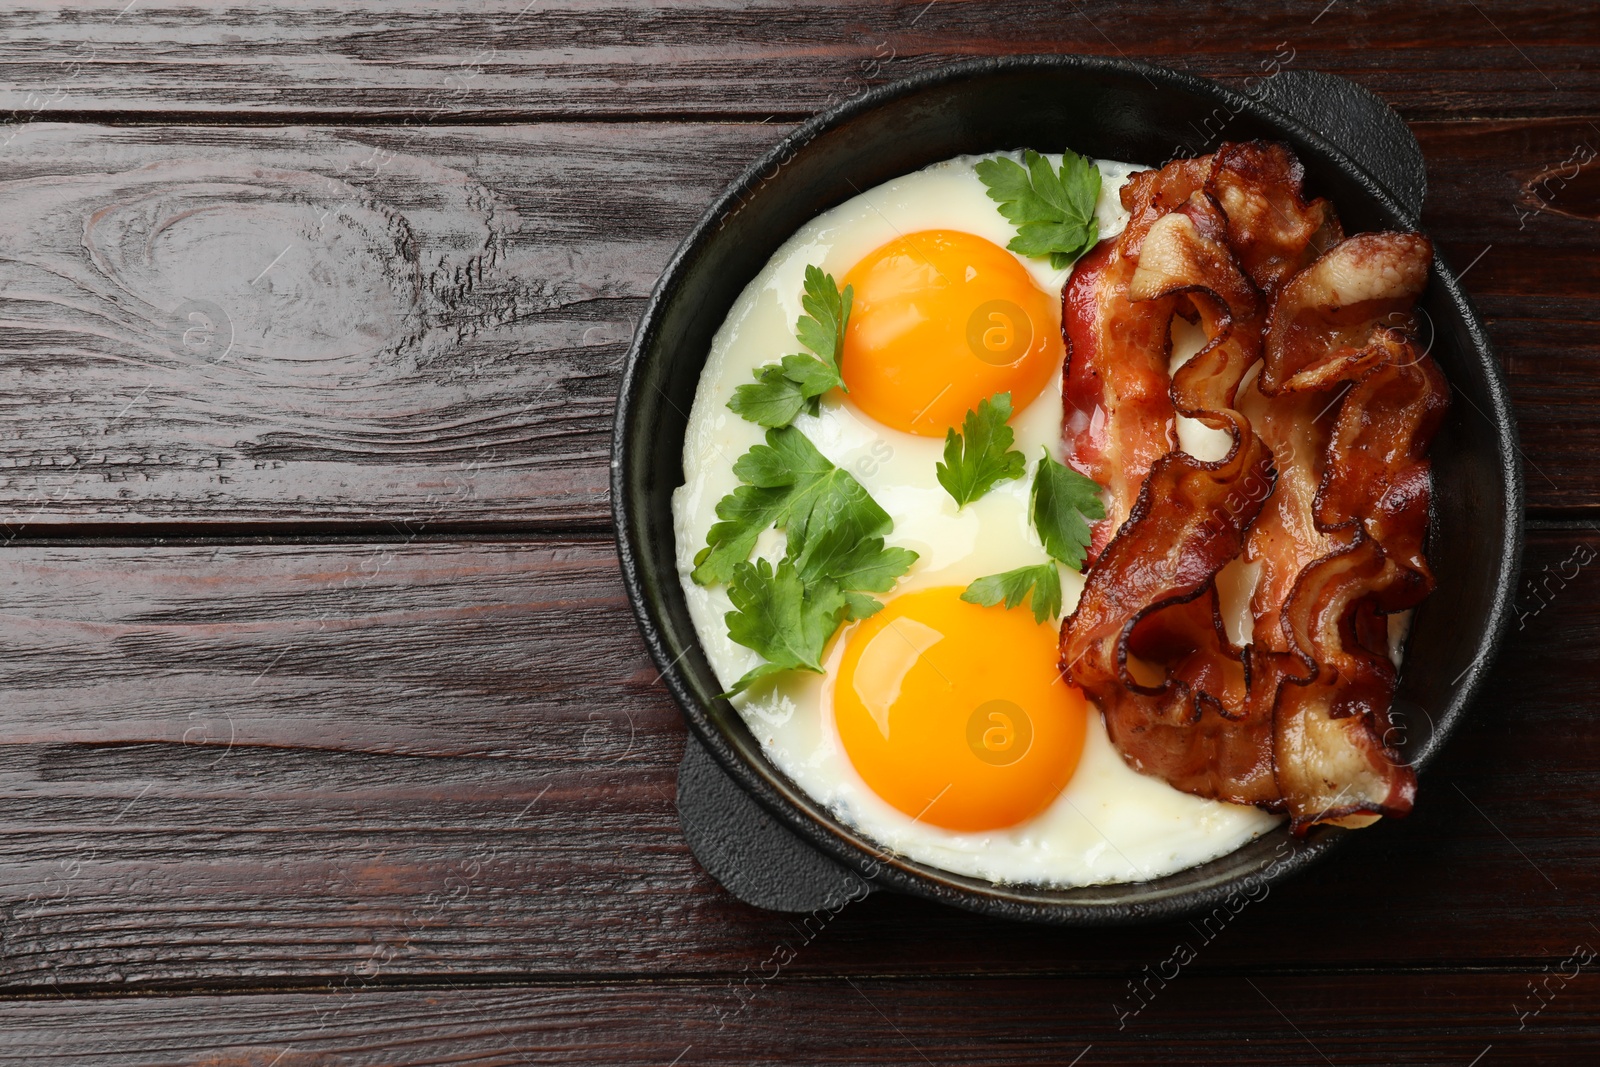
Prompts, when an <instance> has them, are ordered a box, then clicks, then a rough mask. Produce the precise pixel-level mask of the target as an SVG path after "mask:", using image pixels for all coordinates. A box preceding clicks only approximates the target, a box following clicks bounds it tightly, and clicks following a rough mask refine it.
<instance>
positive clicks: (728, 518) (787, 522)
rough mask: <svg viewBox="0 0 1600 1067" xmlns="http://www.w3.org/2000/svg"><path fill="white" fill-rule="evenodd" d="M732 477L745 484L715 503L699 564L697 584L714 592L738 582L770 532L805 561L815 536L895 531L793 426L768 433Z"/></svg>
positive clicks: (883, 514)
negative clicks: (777, 530)
mask: <svg viewBox="0 0 1600 1067" xmlns="http://www.w3.org/2000/svg"><path fill="white" fill-rule="evenodd" d="M733 472H734V473H735V474H737V475H738V476H739V480H740V481H742V482H744V483H746V484H744V485H741V486H739V488H737V489H735V490H734V491H733V492H731V493H729V494H728V495H727V496H725V497H723V498H722V499H721V500H720V501H718V503H717V518H719V519H721V520H722V521H721V522H718V523H716V524H714V525H713V526H712V527H711V530H710V532H709V533H708V535H707V537H706V547H705V548H703V549H701V550H700V552H699V554H698V555H696V556H695V558H694V563H695V568H694V574H693V577H694V580H695V581H696V582H698V583H700V584H701V585H714V584H716V583H718V582H727V581H730V580H731V579H732V578H733V572H734V569H735V568H736V567H737V566H738V565H739V564H740V563H742V562H744V561H745V560H748V559H749V558H750V552H751V550H752V549H754V548H755V544H756V538H758V537H760V536H761V533H762V531H763V530H765V529H766V528H767V527H769V526H780V527H782V528H784V529H785V530H786V531H787V532H788V535H789V555H790V557H791V558H795V559H803V558H804V554H805V551H806V547H807V539H808V538H809V537H810V535H811V533H812V531H813V530H815V531H817V532H818V533H822V532H824V531H826V530H829V529H832V528H835V527H842V528H844V529H845V530H846V531H847V533H846V534H841V536H850V537H853V538H856V539H858V540H865V539H867V538H872V537H880V538H881V536H882V535H883V534H885V533H887V532H889V530H890V528H891V527H892V526H893V523H892V521H891V520H890V518H889V515H888V513H887V512H886V511H884V510H883V509H882V508H880V507H879V506H878V504H877V502H876V501H874V500H873V499H872V497H870V496H868V495H867V491H866V490H865V489H863V488H862V487H861V483H860V482H858V481H856V480H855V479H854V478H853V477H851V476H850V474H849V472H847V471H842V470H840V469H839V468H838V467H835V466H834V465H833V464H832V463H830V462H829V461H828V458H827V457H826V456H824V455H823V454H822V453H821V452H818V451H817V449H816V446H815V445H813V444H812V443H811V442H810V441H808V440H807V439H806V435H805V434H803V433H801V432H800V431H799V430H797V429H795V428H794V427H793V426H784V427H781V428H779V429H774V430H768V431H767V443H766V444H764V445H755V446H753V447H752V448H751V449H750V451H748V452H746V453H745V454H744V455H742V456H740V457H739V459H738V462H736V463H734V465H733Z"/></svg>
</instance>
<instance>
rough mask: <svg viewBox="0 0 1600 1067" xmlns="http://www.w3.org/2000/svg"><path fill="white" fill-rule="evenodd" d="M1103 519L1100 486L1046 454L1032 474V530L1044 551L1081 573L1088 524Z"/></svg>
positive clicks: (1086, 548) (1088, 536) (1104, 513)
mask: <svg viewBox="0 0 1600 1067" xmlns="http://www.w3.org/2000/svg"><path fill="white" fill-rule="evenodd" d="M1105 517H1106V506H1105V504H1103V503H1101V501H1100V486H1099V485H1098V484H1097V483H1096V482H1095V480H1094V479H1093V478H1088V477H1085V476H1084V475H1082V474H1079V473H1078V472H1077V471H1075V470H1073V469H1072V468H1071V467H1067V466H1064V465H1062V464H1060V463H1057V462H1056V461H1055V460H1053V459H1051V458H1050V453H1049V452H1046V453H1045V455H1044V458H1043V459H1041V460H1040V461H1039V469H1038V470H1037V471H1035V472H1034V475H1033V528H1034V529H1035V530H1037V531H1038V533H1039V540H1041V541H1043V542H1044V550H1045V551H1046V552H1048V553H1050V555H1051V556H1053V557H1054V558H1056V559H1059V560H1060V561H1061V562H1062V563H1065V564H1066V565H1067V566H1069V567H1071V568H1072V569H1073V570H1075V571H1081V570H1083V560H1084V555H1085V553H1086V552H1087V551H1088V548H1089V538H1090V531H1089V524H1090V523H1091V522H1095V521H1097V520H1099V519H1103V518H1105Z"/></svg>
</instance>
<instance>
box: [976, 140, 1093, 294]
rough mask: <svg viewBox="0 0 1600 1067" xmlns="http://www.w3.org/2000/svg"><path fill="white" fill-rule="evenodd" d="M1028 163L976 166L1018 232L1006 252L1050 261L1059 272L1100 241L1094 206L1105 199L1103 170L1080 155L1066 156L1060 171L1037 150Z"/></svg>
mask: <svg viewBox="0 0 1600 1067" xmlns="http://www.w3.org/2000/svg"><path fill="white" fill-rule="evenodd" d="M1022 158H1023V161H1024V163H1026V164H1027V165H1026V166H1023V165H1022V164H1019V163H1017V161H1016V160H1013V159H1007V158H1006V157H1004V156H996V157H994V158H992V159H985V160H982V161H980V162H979V163H978V164H977V167H976V170H977V172H978V177H979V178H980V179H982V180H983V184H984V185H985V186H987V187H988V190H989V198H990V199H991V200H994V201H995V202H996V203H998V204H999V205H1000V214H1001V215H1003V216H1005V218H1006V219H1007V220H1008V221H1010V222H1011V223H1012V224H1013V225H1015V226H1016V227H1017V236H1016V237H1014V238H1012V239H1011V243H1010V244H1008V245H1007V246H1006V247H1007V248H1009V249H1011V250H1012V251H1013V252H1020V253H1021V254H1022V255H1025V256H1049V257H1050V265H1051V266H1052V267H1055V268H1056V269H1057V270H1061V269H1063V268H1065V267H1070V266H1072V263H1073V261H1074V260H1076V259H1077V258H1078V257H1079V256H1081V255H1083V254H1084V253H1085V252H1087V251H1088V250H1089V249H1091V248H1093V247H1094V245H1095V241H1096V240H1098V239H1099V235H1100V227H1099V224H1098V223H1097V222H1096V220H1095V217H1094V205H1095V201H1097V200H1099V199H1100V169H1099V168H1098V167H1096V166H1095V165H1094V164H1093V163H1091V162H1089V161H1088V160H1087V159H1085V158H1084V157H1083V156H1080V155H1078V154H1077V153H1076V152H1064V153H1062V155H1061V169H1060V171H1056V170H1053V169H1052V168H1051V166H1050V161H1049V160H1047V159H1045V158H1044V157H1043V156H1041V155H1040V154H1039V153H1037V152H1035V151H1033V149H1031V148H1030V149H1027V150H1025V151H1024V152H1023V153H1022Z"/></svg>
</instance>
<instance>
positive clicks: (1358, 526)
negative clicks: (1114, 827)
mask: <svg viewBox="0 0 1600 1067" xmlns="http://www.w3.org/2000/svg"><path fill="white" fill-rule="evenodd" d="M1122 200H1123V204H1124V206H1125V207H1127V208H1128V210H1129V212H1130V215H1131V218H1130V222H1129V225H1128V227H1127V228H1126V229H1125V230H1124V231H1123V233H1122V234H1121V235H1120V236H1119V237H1118V238H1116V239H1115V240H1114V241H1106V242H1103V243H1102V244H1101V246H1100V247H1099V248H1098V249H1096V250H1095V251H1094V252H1093V253H1091V255H1090V256H1089V257H1088V258H1086V260H1085V261H1084V262H1083V263H1081V264H1080V265H1079V267H1078V270H1077V271H1076V272H1075V273H1074V276H1073V279H1072V282H1071V284H1069V286H1068V287H1067V291H1066V293H1065V294H1064V297H1063V324H1064V325H1063V329H1064V332H1065V335H1066V338H1067V342H1068V346H1069V353H1070V356H1069V364H1068V371H1067V375H1066V381H1065V384H1064V388H1065V393H1066V398H1067V411H1068V416H1067V422H1066V426H1065V428H1064V436H1065V438H1066V442H1067V451H1068V455H1069V459H1070V461H1071V462H1072V464H1073V466H1075V467H1076V468H1077V469H1078V470H1080V471H1082V472H1083V473H1085V474H1087V475H1089V476H1090V477H1092V478H1095V479H1096V481H1099V482H1100V483H1101V484H1102V485H1104V486H1106V488H1107V497H1108V500H1107V504H1108V507H1107V511H1108V518H1107V519H1106V520H1105V522H1103V523H1101V524H1099V527H1098V528H1097V529H1096V530H1095V531H1094V533H1095V538H1094V544H1093V545H1092V546H1091V551H1092V556H1091V559H1092V565H1091V566H1090V567H1089V569H1088V571H1087V572H1086V574H1085V586H1084V590H1083V593H1082V596H1081V597H1080V600H1079V603H1078V606H1077V609H1076V610H1075V611H1074V612H1073V614H1072V615H1071V616H1070V617H1069V618H1068V619H1067V620H1066V621H1065V622H1064V623H1063V626H1062V633H1061V657H1062V664H1063V670H1064V671H1065V673H1066V675H1067V677H1068V679H1069V680H1070V681H1072V682H1073V683H1074V684H1076V685H1078V686H1079V687H1080V688H1082V689H1083V690H1084V691H1085V693H1086V694H1088V695H1089V696H1090V697H1091V698H1092V699H1094V700H1095V701H1096V703H1097V704H1098V705H1099V706H1100V708H1101V711H1102V714H1103V715H1104V716H1105V720H1106V725H1107V729H1108V732H1109V733H1110V735H1111V739H1112V741H1113V742H1114V743H1115V744H1116V745H1117V747H1118V749H1119V750H1120V751H1121V752H1122V754H1123V756H1124V758H1125V759H1126V760H1127V761H1128V763H1129V764H1130V765H1131V766H1133V767H1135V768H1136V769H1138V770H1140V771H1143V772H1144V773H1149V774H1154V775H1157V776H1159V777H1161V778H1164V779H1165V780H1167V781H1168V782H1170V783H1171V784H1173V785H1174V786H1176V787H1177V788H1179V789H1183V790H1185V791H1187V792H1191V793H1195V794H1197V795H1200V796H1206V797H1214V798H1218V799H1223V800H1229V801H1232V802H1235V803H1248V804H1256V805H1259V806H1262V807H1264V808H1268V809H1271V810H1287V811H1288V812H1289V813H1290V814H1291V816H1292V817H1293V820H1294V822H1293V825H1294V827H1295V829H1296V831H1297V832H1304V831H1305V830H1306V829H1308V828H1309V827H1310V826H1312V825H1315V824H1316V823H1318V822H1330V821H1337V822H1344V823H1345V824H1347V825H1353V824H1355V823H1356V822H1359V821H1362V820H1366V821H1370V820H1371V819H1372V818H1373V817H1375V816H1377V815H1381V814H1403V813H1404V812H1405V811H1406V810H1408V809H1409V807H1410V805H1411V802H1412V798H1413V796H1414V793H1415V778H1414V776H1413V775H1412V774H1411V772H1410V769H1409V768H1408V767H1406V766H1404V765H1403V763H1402V761H1401V760H1400V759H1399V757H1398V756H1397V755H1396V754H1395V753H1394V752H1393V751H1392V750H1390V749H1388V748H1387V747H1385V744H1384V740H1383V739H1384V737H1385V735H1386V733H1387V731H1388V725H1389V724H1388V708H1389V702H1390V699H1391V698H1392V696H1393V692H1394V684H1395V671H1394V668H1393V666H1392V664H1391V663H1390V662H1389V659H1388V656H1387V647H1386V629H1387V628H1386V624H1385V620H1384V618H1383V615H1384V614H1385V613H1388V612H1393V611H1398V610H1404V609H1405V608H1408V607H1410V606H1413V605H1415V604H1416V603H1417V602H1418V601H1420V600H1421V598H1422V597H1423V596H1425V595H1426V594H1427V592H1428V591H1429V590H1431V588H1432V581H1433V579H1432V575H1431V572H1430V571H1429V570H1428V567H1427V561H1426V557H1425V555H1424V547H1425V538H1426V533H1427V511H1428V493H1429V486H1430V479H1429V469H1428V466H1427V460H1426V451H1427V446H1428V443H1429V441H1430V440H1431V437H1432V434H1433V432H1434V430H1435V429H1436V428H1437V425H1438V422H1439V419H1440V418H1441V416H1442V413H1443V411H1444V406H1445V404H1446V402H1447V400H1448V387H1447V386H1446V385H1445V383H1444V380H1443V378H1442V377H1441V376H1440V375H1439V373H1438V370H1437V368H1435V367H1434V366H1433V364H1432V361H1431V360H1429V359H1428V358H1427V356H1426V354H1425V353H1419V352H1418V351H1417V349H1416V346H1415V344H1414V343H1413V341H1412V340H1411V333H1412V325H1413V324H1412V323H1411V320H1410V317H1409V312H1410V308H1411V307H1412V305H1413V303H1414V302H1415V299H1416V297H1417V295H1418V294H1419V293H1420V291H1421V288H1422V285H1423V284H1424V283H1425V281H1426V278H1427V270H1428V265H1429V262H1430V261H1431V256H1432V249H1431V246H1429V244H1428V242H1427V240H1426V238H1423V237H1421V236H1420V235H1415V234H1363V235H1359V236H1357V237H1354V238H1350V239H1349V240H1342V239H1341V238H1342V234H1341V230H1340V226H1339V221H1338V219H1337V217H1336V216H1335V214H1334V212H1333V210H1332V208H1331V206H1330V205H1328V203H1327V202H1326V201H1322V200H1310V201H1308V200H1307V199H1306V198H1305V197H1304V196H1303V195H1302V192H1301V168H1300V164H1299V162H1298V161H1297V160H1295V159H1294V157H1293V155H1292V154H1291V153H1290V152H1289V151H1288V150H1287V149H1286V148H1284V147H1283V146H1280V145H1267V144H1261V143H1252V144H1244V145H1224V146H1223V147H1222V148H1220V149H1219V150H1218V151H1217V153H1216V154H1215V155H1214V156H1206V157H1200V158H1198V159H1192V160H1181V161H1178V162H1176V163H1173V164H1169V165H1168V166H1166V167H1164V168H1162V169H1161V170H1159V171H1147V172H1144V173H1142V174H1138V175H1135V176H1134V178H1133V179H1131V180H1130V182H1129V183H1128V185H1127V186H1126V187H1125V188H1124V189H1123V193H1122ZM1177 314H1182V315H1184V316H1185V317H1186V318H1190V319H1191V321H1197V322H1198V323H1199V324H1200V327H1201V329H1202V330H1203V332H1204V334H1205V336H1206V338H1207V341H1206V344H1205V345H1204V347H1202V348H1201V349H1200V351H1199V352H1197V353H1196V354H1195V355H1194V356H1192V357H1190V358H1189V359H1188V360H1187V361H1186V362H1185V363H1184V364H1183V366H1182V367H1180V368H1178V370H1177V371H1176V373H1174V374H1173V375H1171V377H1170V379H1169V378H1168V375H1167V373H1166V369H1167V364H1168V362H1169V360H1170V343H1169V337H1170V328H1171V322H1172V318H1173V316H1174V315H1177ZM1258 363H1259V365H1260V367H1261V373H1260V374H1259V376H1258V377H1257V379H1256V380H1255V381H1254V382H1253V383H1252V384H1251V385H1249V386H1248V387H1245V388H1241V382H1242V381H1244V380H1245V378H1246V377H1247V374H1248V372H1249V370H1250V369H1251V368H1252V367H1253V366H1255V365H1258ZM1174 414H1182V415H1184V416H1187V417H1190V418H1195V419H1198V420H1200V421H1202V422H1204V423H1205V424H1206V425H1209V426H1211V427H1213V428H1216V429H1219V430H1222V431H1224V432H1226V433H1227V434H1228V435H1229V437H1230V438H1231V441H1232V445H1231V447H1230V449H1229V451H1228V453H1227V455H1225V456H1224V457H1223V458H1222V459H1220V460H1216V461H1214V462H1204V461H1201V460H1198V459H1196V458H1194V457H1193V456H1190V455H1189V454H1188V453H1186V452H1183V451H1181V450H1179V449H1178V448H1177V447H1176V435H1175V432H1174V426H1173V418H1172V416H1173V415H1174ZM1330 414H1331V415H1332V417H1331V418H1329V417H1328V416H1329V415H1330ZM1274 471H1276V477H1275V476H1274ZM1241 553H1244V555H1245V558H1247V559H1249V560H1250V561H1252V562H1255V563H1257V564H1258V565H1259V567H1260V576H1259V581H1258V583H1257V587H1256V590H1255V594H1254V596H1253V598H1252V609H1253V612H1254V616H1255V625H1254V633H1253V643H1252V645H1250V646H1248V647H1247V648H1244V649H1240V648H1237V647H1235V646H1233V645H1232V644H1231V643H1230V642H1229V640H1228V637H1227V632H1226V629H1225V627H1224V626H1223V624H1222V621H1221V616H1220V612H1219V608H1218V595H1217V591H1216V576H1217V573H1218V571H1219V570H1220V569H1221V568H1222V567H1223V566H1225V565H1226V564H1228V563H1229V562H1230V561H1232V560H1234V559H1236V558H1240V556H1241Z"/></svg>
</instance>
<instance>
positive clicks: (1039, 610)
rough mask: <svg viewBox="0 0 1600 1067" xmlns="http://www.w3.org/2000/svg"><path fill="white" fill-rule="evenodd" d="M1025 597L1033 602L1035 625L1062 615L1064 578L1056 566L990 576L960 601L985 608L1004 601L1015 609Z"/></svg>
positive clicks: (1018, 569)
mask: <svg viewBox="0 0 1600 1067" xmlns="http://www.w3.org/2000/svg"><path fill="white" fill-rule="evenodd" d="M1024 597H1028V598H1029V599H1030V601H1031V605H1032V607H1033V621H1034V622H1040V623H1042V622H1044V621H1045V620H1046V619H1053V618H1056V617H1057V616H1058V615H1060V614H1061V574H1060V573H1059V572H1058V571H1057V570H1056V565H1055V564H1054V563H1049V562H1046V563H1039V564H1035V565H1034V566H1032V567H1018V568H1017V569H1016V570H1014V571H1006V572H1004V573H1003V574H991V575H988V576H987V577H984V578H979V579H978V580H977V581H975V582H973V583H972V584H971V585H969V586H967V590H966V592H964V593H962V594H961V599H962V600H965V601H966V602H967V603H969V604H982V605H983V606H984V607H986V608H992V607H994V606H995V605H996V604H999V603H1001V602H1002V601H1004V602H1005V606H1006V607H1008V608H1014V607H1016V606H1017V605H1018V604H1020V603H1022V600H1023V598H1024Z"/></svg>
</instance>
